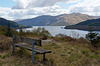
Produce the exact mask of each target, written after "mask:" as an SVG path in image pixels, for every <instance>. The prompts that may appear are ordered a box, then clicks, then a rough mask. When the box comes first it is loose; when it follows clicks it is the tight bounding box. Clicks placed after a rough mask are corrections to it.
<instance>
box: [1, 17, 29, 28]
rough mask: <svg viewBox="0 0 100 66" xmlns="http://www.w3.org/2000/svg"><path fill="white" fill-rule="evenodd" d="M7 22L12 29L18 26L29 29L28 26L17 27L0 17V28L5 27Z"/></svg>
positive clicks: (15, 24) (12, 22)
mask: <svg viewBox="0 0 100 66" xmlns="http://www.w3.org/2000/svg"><path fill="white" fill-rule="evenodd" d="M8 22H10V26H11V27H12V28H19V27H20V26H22V28H28V27H30V26H24V25H19V24H17V23H16V22H14V21H10V20H6V19H4V18H1V17H0V25H1V26H7V25H8Z"/></svg>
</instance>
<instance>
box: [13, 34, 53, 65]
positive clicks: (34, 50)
mask: <svg viewBox="0 0 100 66" xmlns="http://www.w3.org/2000/svg"><path fill="white" fill-rule="evenodd" d="M15 41H16V42H18V43H17V44H15ZM20 42H21V43H20ZM25 43H27V44H25ZM29 44H30V45H29ZM34 45H37V46H42V44H41V40H38V39H31V38H26V37H20V36H14V37H13V42H12V54H13V55H14V48H15V47H22V48H26V49H28V50H30V51H32V63H33V64H34V55H35V54H43V61H45V54H46V53H51V51H49V50H46V49H41V48H37V47H34Z"/></svg>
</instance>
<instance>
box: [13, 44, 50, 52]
mask: <svg viewBox="0 0 100 66" xmlns="http://www.w3.org/2000/svg"><path fill="white" fill-rule="evenodd" d="M15 46H16V47H23V48H27V49H28V50H31V51H32V47H31V46H28V45H25V44H15ZM34 51H35V52H36V53H40V54H44V53H51V51H49V50H46V49H41V48H37V47H34Z"/></svg>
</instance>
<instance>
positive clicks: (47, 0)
mask: <svg viewBox="0 0 100 66" xmlns="http://www.w3.org/2000/svg"><path fill="white" fill-rule="evenodd" d="M14 1H15V2H16V5H15V6H13V7H12V9H24V8H34V7H48V6H54V5H55V4H56V3H61V2H64V3H67V2H76V1H79V0H14Z"/></svg>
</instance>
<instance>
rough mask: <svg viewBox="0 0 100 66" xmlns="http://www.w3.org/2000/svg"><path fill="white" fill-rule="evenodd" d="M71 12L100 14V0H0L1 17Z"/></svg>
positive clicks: (10, 17)
mask: <svg viewBox="0 0 100 66" xmlns="http://www.w3.org/2000/svg"><path fill="white" fill-rule="evenodd" d="M70 13H83V14H88V15H92V16H100V0H0V17H3V18H6V19H9V20H14V19H27V18H34V17H37V16H39V15H52V16H56V15H60V14H70Z"/></svg>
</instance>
